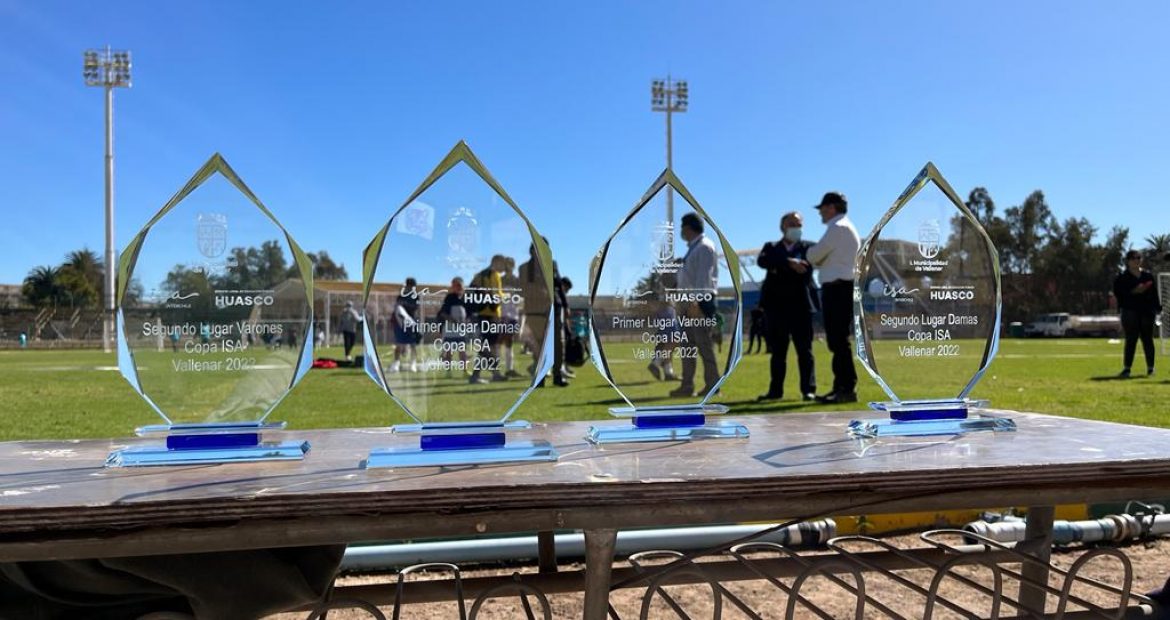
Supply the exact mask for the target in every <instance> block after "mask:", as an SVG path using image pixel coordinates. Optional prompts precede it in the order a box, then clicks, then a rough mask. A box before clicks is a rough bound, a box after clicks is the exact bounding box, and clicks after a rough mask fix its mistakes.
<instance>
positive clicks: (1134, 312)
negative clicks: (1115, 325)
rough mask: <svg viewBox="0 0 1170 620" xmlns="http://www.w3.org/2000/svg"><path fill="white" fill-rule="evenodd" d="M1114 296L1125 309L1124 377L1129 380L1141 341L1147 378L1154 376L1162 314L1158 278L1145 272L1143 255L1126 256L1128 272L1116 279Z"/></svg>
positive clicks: (1122, 315)
mask: <svg viewBox="0 0 1170 620" xmlns="http://www.w3.org/2000/svg"><path fill="white" fill-rule="evenodd" d="M1113 296H1114V297H1116V298H1117V307H1118V308H1121V328H1122V329H1123V330H1125V352H1124V353H1123V354H1122V355H1123V358H1122V364H1123V367H1122V369H1121V375H1120V376H1121V377H1129V374H1130V367H1131V366H1133V356H1134V353H1136V351H1137V341H1138V339H1141V341H1142V350H1143V351H1144V352H1145V354H1146V375H1147V376H1148V375H1152V374H1154V318H1155V317H1157V316H1158V313H1159V312H1161V311H1162V304H1161V302H1160V301H1159V300H1158V287H1157V285H1156V284H1155V282H1154V275H1153V274H1152V273H1150V272H1148V271H1146V270H1144V269H1142V253H1141V252H1139V251H1137V250H1130V251H1129V252H1126V253H1125V271H1122V272H1121V274H1119V275H1118V276H1117V278H1116V279H1115V280H1113Z"/></svg>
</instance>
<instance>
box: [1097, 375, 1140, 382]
mask: <svg viewBox="0 0 1170 620" xmlns="http://www.w3.org/2000/svg"><path fill="white" fill-rule="evenodd" d="M1137 378H1138V377H1137V376H1136V375H1135V376H1133V377H1122V376H1121V375H1104V376H1100V377H1089V381H1129V380H1131V379H1137Z"/></svg>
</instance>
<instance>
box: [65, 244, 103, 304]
mask: <svg viewBox="0 0 1170 620" xmlns="http://www.w3.org/2000/svg"><path fill="white" fill-rule="evenodd" d="M104 277H105V268H104V265H103V264H102V260H101V259H100V258H98V255H97V253H96V252H94V251H93V250H91V249H89V248H82V249H80V250H74V251H72V252H70V253H68V254H66V255H65V262H64V263H63V264H62V265H61V273H60V277H59V283H60V284H61V286H62V287H63V288H64V289H65V290H67V291H68V292H69V293H70V294H71V296H72V299H73V300H74V301H75V302H76V303H78V304H80V305H82V306H89V305H96V304H97V303H98V301H100V300H101V297H102V279H103V278H104Z"/></svg>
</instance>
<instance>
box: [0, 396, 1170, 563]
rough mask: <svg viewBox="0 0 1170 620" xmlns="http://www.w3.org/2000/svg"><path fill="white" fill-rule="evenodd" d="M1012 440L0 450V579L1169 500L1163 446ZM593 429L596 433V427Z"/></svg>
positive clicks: (571, 437)
mask: <svg viewBox="0 0 1170 620" xmlns="http://www.w3.org/2000/svg"><path fill="white" fill-rule="evenodd" d="M991 413H993V414H995V415H1008V416H1011V417H1013V418H1014V419H1015V420H1016V423H1017V425H1018V428H1019V430H1018V431H1017V432H1014V433H990V432H981V433H970V434H967V435H962V436H945V437H925V438H923V437H918V438H915V437H890V438H881V439H879V440H877V441H873V442H870V443H867V444H862V443H860V442H859V441H858V440H854V439H850V438H849V437H847V435H846V430H845V429H846V425H847V424H848V422H849V420H850V419H853V418H856V417H874V416H873V414H872V413H870V412H866V413H848V412H840V413H805V414H784V415H767V416H736V417H735V419H736V420H738V421H740V422H742V423H744V424H745V425H747V426H748V428H749V429H750V430H751V437H750V438H748V439H733V440H708V441H698V442H694V443H656V444H617V445H614V444H611V445H606V446H594V445H591V444H589V443H587V442H586V441H585V440H584V438H583V437H584V435H585V433H586V431H587V429H588V427H589V425H590V423H587V422H571V423H554V424H548V425H543V424H538V425H535V426H534V429H533V430H532V431H530V432H529V433H524V434H522V436H521V435H518V436H517V438H543V439H547V440H549V441H551V442H552V443H553V444H554V445H555V446H556V448H557V450H558V451H559V452H560V460H559V461H558V462H556V463H525V464H514V465H490V466H475V467H447V468H437V467H427V468H414V469H395V470H363V469H360V468H359V462H360V461H361V460H362V459H363V458H364V457H365V456H366V454H367V453H368V452H369V450H370V449H371V448H374V447H388V446H395V445H404V446H409V445H413V444H416V442H417V437H410V436H394V435H391V434H390V433H389V430H388V429H340V430H321V431H301V432H296V431H289V432H286V433H284V435H285V436H286V437H287V438H289V439H294V438H296V439H308V440H309V441H311V442H312V451H311V452H310V453H309V455H308V457H307V458H306V459H305V460H304V461H302V462H275V463H262V464H250V463H241V464H231V465H210V466H191V467H154V468H132V469H117V468H115V469H107V468H105V467H103V463H104V460H105V458H106V455H107V453H109V452H110V450H112V449H115V448H119V447H123V446H126V445H131V444H133V443H135V442H137V441H139V440H87V441H68V442H63V441H52V442H48V441H24V442H8V443H0V561H2V560H21V559H49V558H74V557H93V556H100V555H111V556H112V555H139V554H155V553H186V552H195V551H213V550H227V549H241V548H263V547H277V546H295V545H306V544H325V543H339V542H359V541H367V540H378V539H397V538H423V537H429V536H447V535H471V534H491V533H501V532H516V531H531V530H538V529H559V528H606V527H616V528H623V527H636V526H648V525H672V524H684V523H714V522H735V521H751V520H765V519H778V518H783V517H802V516H813V515H819V514H859V513H861V512H866V513H870V514H877V513H880V512H893V511H902V510H930V509H942V508H980V507H996V506H1009V505H1041V504H1055V503H1065V502H1086V501H1089V502H1091V501H1107V500H1108V501H1113V500H1123V499H1137V498H1155V497H1164V496H1166V495H1168V494H1170V430H1167V429H1156V428H1147V427H1139V426H1129V425H1122V424H1113V423H1106V422H1095V421H1088V420H1079V419H1073V418H1063V417H1055V416H1046V415H1040V414H1032V413H1018V412H1004V411H996V412H991ZM600 423H601V424H610V423H613V422H600Z"/></svg>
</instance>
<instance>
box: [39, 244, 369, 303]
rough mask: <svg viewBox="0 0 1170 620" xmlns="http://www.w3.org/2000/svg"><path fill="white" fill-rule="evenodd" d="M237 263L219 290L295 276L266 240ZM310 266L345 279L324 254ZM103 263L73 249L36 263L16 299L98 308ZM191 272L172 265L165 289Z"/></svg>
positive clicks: (238, 252) (138, 290) (314, 255)
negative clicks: (48, 262) (49, 261)
mask: <svg viewBox="0 0 1170 620" xmlns="http://www.w3.org/2000/svg"><path fill="white" fill-rule="evenodd" d="M230 254H231V256H232V257H233V258H234V259H235V261H236V264H237V265H239V266H240V267H239V268H238V269H233V270H232V274H231V275H230V281H225V282H218V283H216V284H217V285H222V286H221V287H222V288H237V289H263V288H269V287H271V286H273V285H275V284H276V283H277V282H280V281H282V280H285V279H288V278H297V277H300V274H299V272H298V271H297V269H296V265H292V266H290V265H289V264H288V261H287V260H286V258H285V254H284V251H283V249H282V247H281V245H280V242H278V241H275V240H273V241H265V242H264V243H262V244H261V245H260V247H258V248H257V247H249V248H244V247H237V248H232V250H231V251H230ZM307 256H308V258H309V260H310V261H311V262H312V263H313V277H314V278H316V279H319V280H347V279H349V274H348V272H346V269H345V265H344V264H339V263H337V262H335V261H334V260H333V259H332V258H331V257H330V256H329V253H328V252H326V251H324V250H322V251H320V252H308V253H307ZM105 273H106V272H105V263H104V261H102V259H101V258H100V257H99V256H98V254H97V253H96V252H94V251H93V250H90V249H89V248H82V249H80V250H74V251H72V252H69V253H68V254H66V255H65V260H64V261H63V262H62V263H61V264H59V265H40V266H37V267H34V268H32V269H31V270H30V271H29V272H28V275H27V276H25V278H24V282H23V284H22V285H21V295H22V296H23V297H24V300H25V302H26V303H28V304H29V305H31V306H33V307H36V308H46V307H57V308H62V307H66V308H80V309H100V308H101V307H102V290H103V286H104V280H105ZM193 275H194V272H192V271H190V270H188V269H186V268H185V267H183V266H176V267H175V268H173V269H172V270H171V271H170V272H169V273H168V274H167V277H166V282H165V284H164V287H166V288H167V289H168V290H179V289H180V288H183V284H184V283H185V282H188V281H189V280H190V279H191V278H192V277H193ZM127 294H128V295H131V296H141V294H142V286H141V285H140V284H138V283H137V282H134V281H131V285H130V289H129V290H128V292H127Z"/></svg>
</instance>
